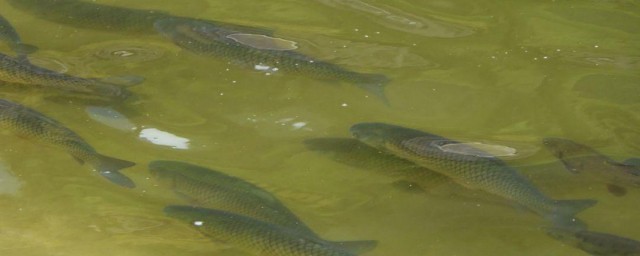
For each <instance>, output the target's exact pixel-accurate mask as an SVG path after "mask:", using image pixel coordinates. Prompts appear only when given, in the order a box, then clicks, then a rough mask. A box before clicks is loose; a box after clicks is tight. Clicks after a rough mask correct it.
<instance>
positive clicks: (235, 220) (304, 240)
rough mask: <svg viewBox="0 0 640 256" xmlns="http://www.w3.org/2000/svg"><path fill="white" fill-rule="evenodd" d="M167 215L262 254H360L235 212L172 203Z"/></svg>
mask: <svg viewBox="0 0 640 256" xmlns="http://www.w3.org/2000/svg"><path fill="white" fill-rule="evenodd" d="M164 212H165V214H166V215H167V216H169V217H173V218H176V219H179V220H182V221H184V222H186V223H189V224H190V225H192V226H193V227H194V228H196V229H197V230H198V231H200V232H202V233H203V234H205V235H206V236H209V237H211V238H212V239H214V240H217V241H222V242H226V243H229V244H231V245H234V246H237V247H239V248H242V249H244V250H246V251H248V252H251V253H254V254H256V255H262V256H349V255H356V254H355V253H351V252H349V251H346V250H344V249H342V248H340V247H338V246H335V245H333V244H330V243H327V242H326V241H323V240H320V239H318V238H316V237H313V236H308V235H305V234H301V233H299V232H297V231H295V230H291V229H288V228H286V227H282V226H279V225H276V224H272V223H268V222H264V221H260V220H257V219H253V218H250V217H247V216H243V215H238V214H235V213H231V212H226V211H220V210H214V209H206V208H198V207H190V206H174V205H170V206H167V207H165V208H164Z"/></svg>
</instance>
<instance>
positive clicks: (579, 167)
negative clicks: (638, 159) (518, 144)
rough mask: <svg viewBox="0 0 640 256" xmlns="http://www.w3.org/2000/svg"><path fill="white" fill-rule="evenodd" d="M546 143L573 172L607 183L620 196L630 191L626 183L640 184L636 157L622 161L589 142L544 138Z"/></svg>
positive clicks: (631, 184)
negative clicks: (635, 163)
mask: <svg viewBox="0 0 640 256" xmlns="http://www.w3.org/2000/svg"><path fill="white" fill-rule="evenodd" d="M543 144H544V145H545V146H546V147H547V149H549V151H551V153H552V154H553V155H554V156H555V157H557V158H558V159H560V161H562V163H563V164H564V166H565V167H566V168H567V170H569V171H570V172H572V173H577V174H582V175H585V176H588V177H590V178H593V179H594V180H600V181H603V182H606V183H607V188H608V190H609V192H611V193H612V194H613V195H616V196H623V195H625V194H626V193H627V189H626V188H625V187H624V186H631V187H638V186H640V167H639V166H637V165H633V164H632V163H631V162H632V161H633V160H627V161H626V162H625V163H619V162H616V161H615V160H613V159H611V158H609V157H607V156H605V155H603V154H601V153H600V152H598V151H596V150H594V149H593V148H590V147H588V146H586V145H583V144H579V143H577V142H575V141H572V140H569V139H562V138H544V139H543Z"/></svg>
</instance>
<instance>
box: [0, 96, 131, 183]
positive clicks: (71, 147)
mask: <svg viewBox="0 0 640 256" xmlns="http://www.w3.org/2000/svg"><path fill="white" fill-rule="evenodd" d="M0 127H2V129H7V130H10V131H12V132H14V133H15V134H17V135H18V136H20V137H25V138H29V139H33V140H35V141H38V142H42V143H47V144H51V145H55V146H57V147H59V148H62V149H64V150H65V151H67V152H68V153H69V154H71V156H73V157H74V158H75V159H76V160H78V161H79V162H80V163H85V162H86V163H88V164H90V165H91V166H92V167H93V168H94V169H95V170H96V171H97V172H98V173H100V175H102V176H103V177H105V178H107V179H108V180H109V181H111V182H113V183H115V184H118V185H120V186H123V187H128V188H133V187H135V184H134V183H133V181H131V179H129V178H128V177H127V176H125V175H123V174H121V173H120V172H119V171H118V170H120V169H123V168H127V167H130V166H133V165H135V163H133V162H129V161H125V160H121V159H116V158H113V157H109V156H105V155H101V154H99V153H98V152H96V150H95V149H93V147H91V145H89V144H88V143H87V142H85V141H84V140H83V139H82V138H81V137H80V136H79V135H78V134H76V133H75V132H73V131H71V130H69V129H68V128H66V127H64V126H63V125H62V124H61V123H59V122H58V121H56V120H53V119H51V118H49V117H47V116H45V115H43V114H41V113H38V112H37V111H35V110H33V109H30V108H27V107H25V106H22V105H20V104H17V103H14V102H11V101H8V100H4V99H0Z"/></svg>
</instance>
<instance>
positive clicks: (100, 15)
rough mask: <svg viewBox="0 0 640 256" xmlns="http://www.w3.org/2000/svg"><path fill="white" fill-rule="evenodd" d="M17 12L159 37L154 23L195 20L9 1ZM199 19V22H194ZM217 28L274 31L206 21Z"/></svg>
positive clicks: (55, 1)
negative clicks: (159, 21) (164, 20)
mask: <svg viewBox="0 0 640 256" xmlns="http://www.w3.org/2000/svg"><path fill="white" fill-rule="evenodd" d="M7 2H8V3H9V4H10V5H11V6H13V7H14V8H16V9H19V10H21V11H24V12H28V13H30V14H32V15H35V16H37V17H39V18H42V19H45V20H48V21H52V22H56V23H59V24H64V25H69V26H73V27H77V28H85V29H94V30H101V31H107V32H117V33H124V34H133V35H141V34H145V35H155V34H157V32H156V30H155V28H154V24H155V22H156V21H158V20H162V19H167V18H180V19H193V18H188V17H181V16H175V15H172V14H170V13H169V12H166V11H160V10H149V9H134V8H126V7H120V6H111V5H104V4H97V3H94V1H80V0H7ZM193 20H197V19H193ZM206 22H208V23H210V24H214V25H215V26H218V27H229V28H233V29H238V30H241V31H245V32H247V33H251V32H260V33H266V34H270V33H272V31H271V30H269V29H266V28H257V27H251V26H243V25H237V24H232V23H225V22H220V21H212V20H206Z"/></svg>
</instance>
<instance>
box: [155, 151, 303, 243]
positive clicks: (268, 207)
mask: <svg viewBox="0 0 640 256" xmlns="http://www.w3.org/2000/svg"><path fill="white" fill-rule="evenodd" d="M149 171H150V172H151V174H152V175H154V176H155V177H156V178H157V179H158V180H160V181H161V183H162V184H164V185H167V186H168V187H170V188H171V189H173V190H174V191H175V192H176V193H178V194H179V195H181V196H183V197H185V198H186V199H187V200H189V201H191V202H193V203H195V204H196V205H198V206H201V207H205V208H215V209H221V210H225V211H229V212H235V213H239V214H242V215H246V216H251V217H253V218H256V219H259V220H262V221H265V222H271V223H275V224H278V225H281V226H284V227H287V228H290V229H292V230H297V231H299V232H301V233H306V234H312V235H314V236H316V235H315V233H314V232H313V231H312V230H311V228H309V227H307V226H306V225H305V224H304V223H303V222H302V221H301V220H300V219H299V218H298V217H297V216H296V215H295V214H294V213H293V212H291V211H290V210H289V209H288V208H287V207H286V206H285V205H284V204H283V203H282V202H280V200H278V199H277V198H276V197H275V196H273V195H272V194H271V193H269V192H267V191H265V190H263V189H261V188H259V187H257V186H255V185H253V184H251V183H249V182H246V181H244V180H242V179H239V178H236V177H233V176H229V175H227V174H224V173H221V172H218V171H215V170H211V169H208V168H205V167H201V166H197V165H193V164H189V163H184V162H177V161H153V162H151V163H149Z"/></svg>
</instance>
